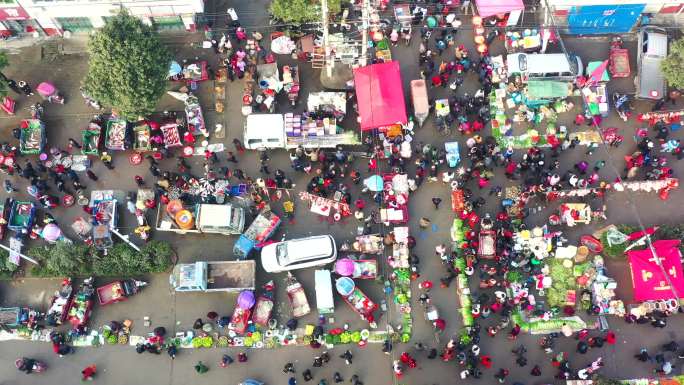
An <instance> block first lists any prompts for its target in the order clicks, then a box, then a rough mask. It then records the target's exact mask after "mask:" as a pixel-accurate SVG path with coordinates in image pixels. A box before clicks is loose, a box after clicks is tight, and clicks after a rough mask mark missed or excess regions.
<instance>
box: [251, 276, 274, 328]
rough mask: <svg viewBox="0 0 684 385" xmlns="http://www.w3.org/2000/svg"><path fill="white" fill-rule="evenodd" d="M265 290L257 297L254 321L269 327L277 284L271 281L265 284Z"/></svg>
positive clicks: (253, 314)
mask: <svg viewBox="0 0 684 385" xmlns="http://www.w3.org/2000/svg"><path fill="white" fill-rule="evenodd" d="M263 288H264V292H263V293H262V294H261V295H260V296H259V297H258V298H257V300H256V303H255V304H254V309H253V311H252V322H254V323H255V324H257V325H259V326H262V327H267V326H268V322H269V321H270V320H271V313H272V312H273V306H274V303H273V290H274V289H275V286H274V284H273V281H269V282H268V283H266V284H265V285H264V286H263Z"/></svg>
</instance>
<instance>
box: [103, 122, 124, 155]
mask: <svg viewBox="0 0 684 385" xmlns="http://www.w3.org/2000/svg"><path fill="white" fill-rule="evenodd" d="M127 125H128V124H127V123H126V121H125V120H121V119H112V120H109V121H107V137H106V140H105V147H107V148H108V149H110V150H125V149H126V144H125V141H126V127H127Z"/></svg>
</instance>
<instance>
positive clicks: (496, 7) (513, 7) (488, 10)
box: [475, 0, 525, 17]
mask: <svg viewBox="0 0 684 385" xmlns="http://www.w3.org/2000/svg"><path fill="white" fill-rule="evenodd" d="M475 3H476V4H477V14H478V15H480V16H481V17H489V16H494V15H499V14H502V13H509V12H511V11H522V10H524V9H525V4H523V2H522V0H475Z"/></svg>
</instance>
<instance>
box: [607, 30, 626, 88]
mask: <svg viewBox="0 0 684 385" xmlns="http://www.w3.org/2000/svg"><path fill="white" fill-rule="evenodd" d="M608 60H609V62H608V70H609V71H610V74H611V75H612V76H613V77H614V78H626V77H629V74H630V72H631V69H630V66H629V50H628V49H627V48H623V47H622V39H621V38H620V37H619V36H616V37H614V38H613V40H612V41H611V43H610V56H609V57H608Z"/></svg>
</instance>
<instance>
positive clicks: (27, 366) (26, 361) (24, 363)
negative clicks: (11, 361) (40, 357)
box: [19, 357, 37, 374]
mask: <svg viewBox="0 0 684 385" xmlns="http://www.w3.org/2000/svg"><path fill="white" fill-rule="evenodd" d="M36 362H37V361H36V360H34V359H32V358H26V357H24V358H22V359H21V365H20V366H19V370H20V371H22V372H26V374H31V372H33V367H34V366H35V364H36Z"/></svg>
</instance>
